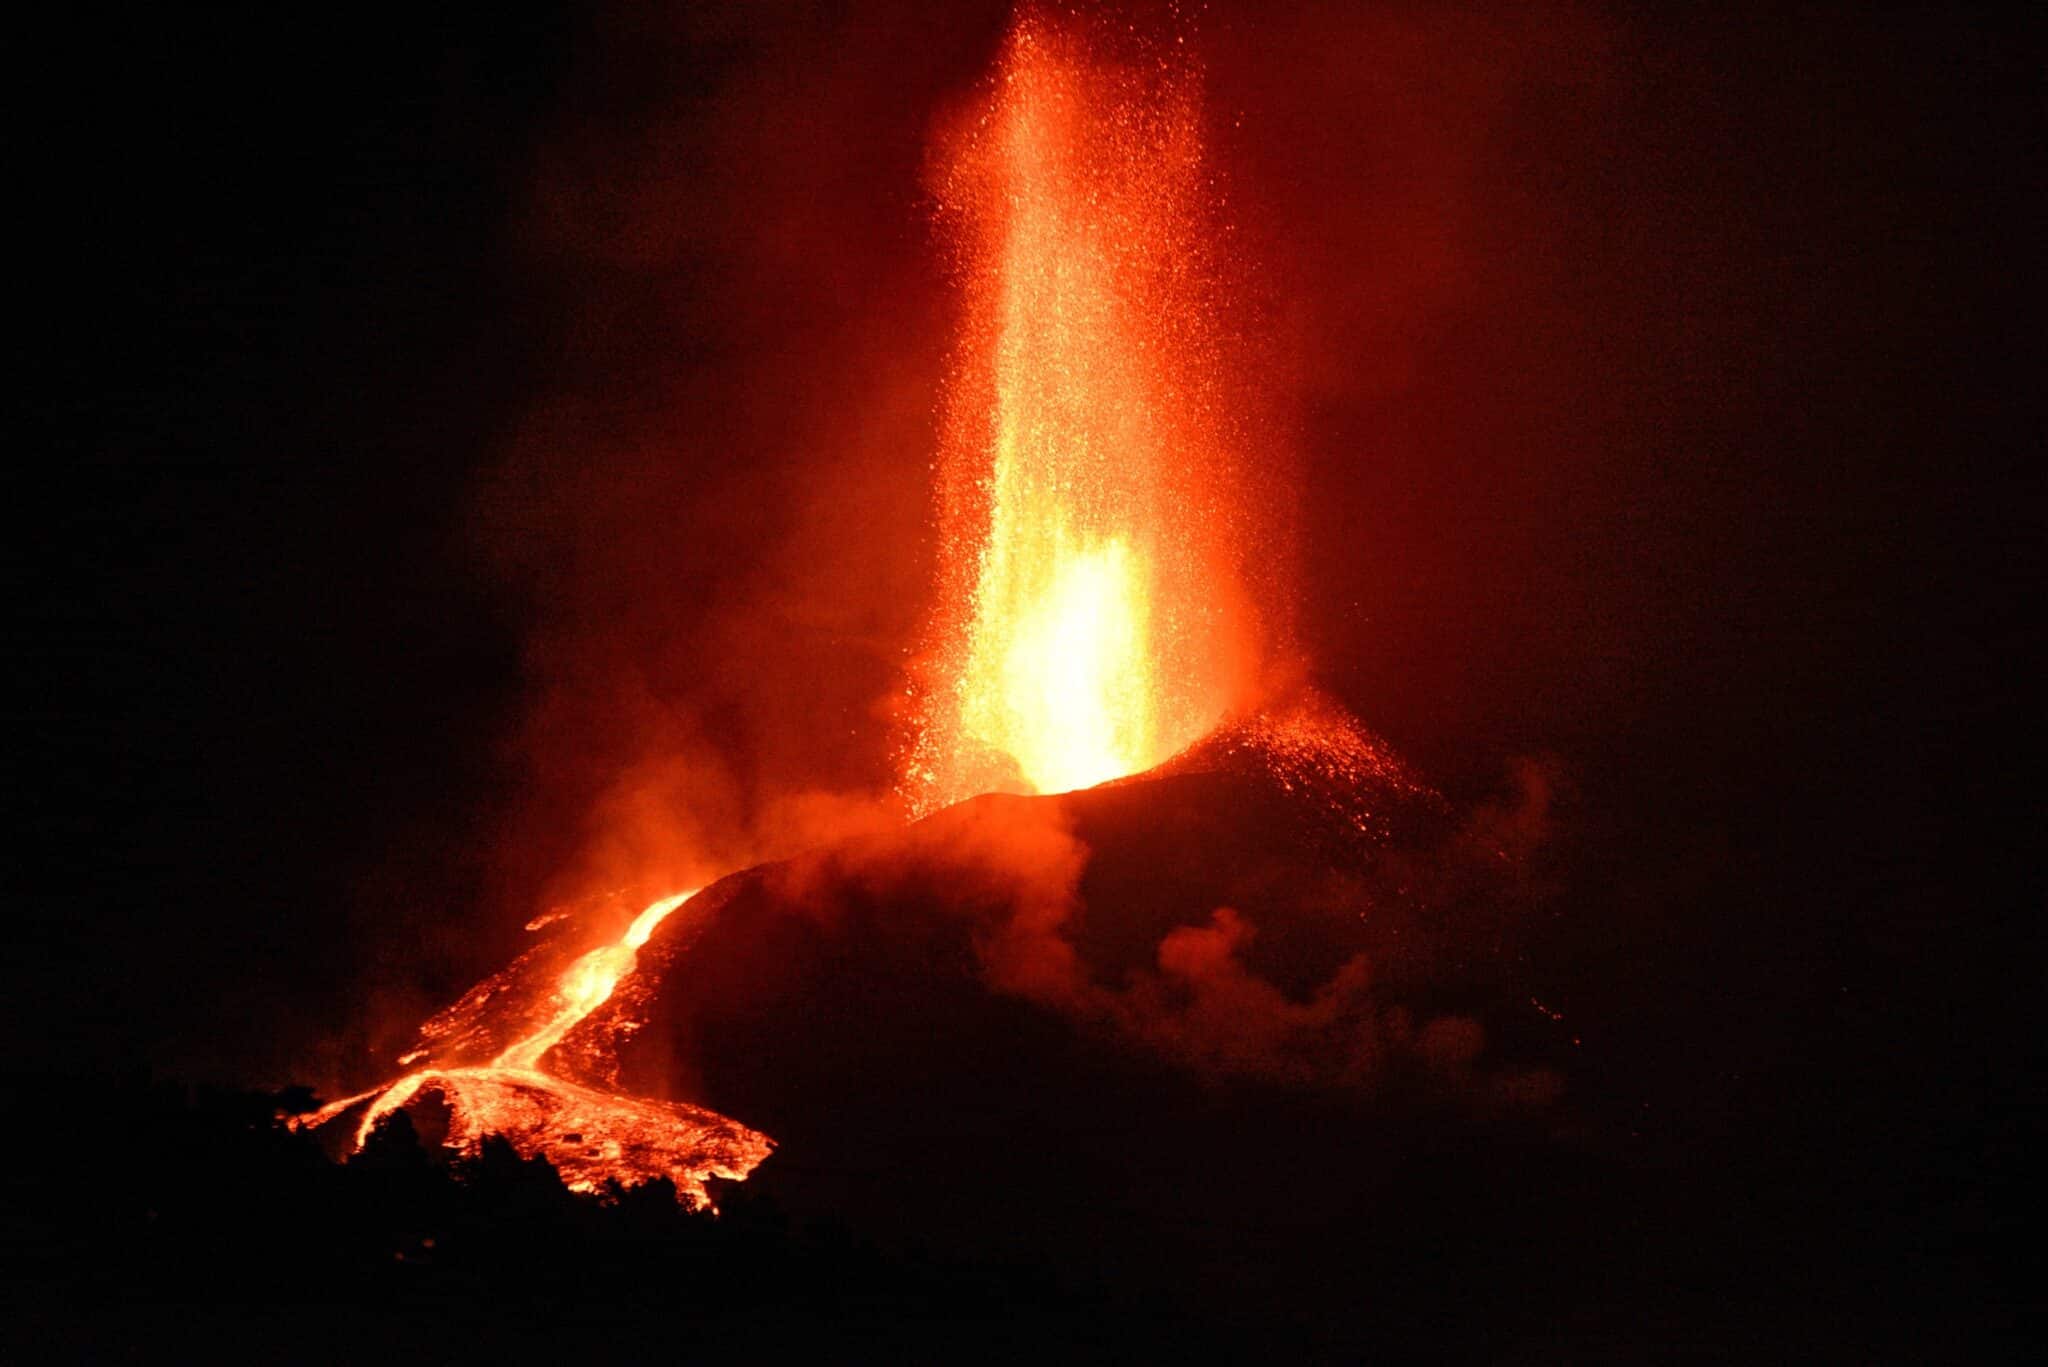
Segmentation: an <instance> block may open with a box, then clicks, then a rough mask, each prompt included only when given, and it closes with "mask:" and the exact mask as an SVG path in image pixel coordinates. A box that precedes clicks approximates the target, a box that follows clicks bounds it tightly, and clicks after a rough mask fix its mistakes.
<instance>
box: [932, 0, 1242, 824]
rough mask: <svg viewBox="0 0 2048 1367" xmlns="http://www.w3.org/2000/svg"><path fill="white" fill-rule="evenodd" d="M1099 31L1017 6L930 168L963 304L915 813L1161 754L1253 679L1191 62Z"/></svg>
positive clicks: (1206, 722)
mask: <svg viewBox="0 0 2048 1367" xmlns="http://www.w3.org/2000/svg"><path fill="white" fill-rule="evenodd" d="M1073 22H1075V23H1078V22H1079V21H1073ZM1087 36H1088V35H1086V34H1084V33H1082V32H1080V31H1079V30H1077V29H1069V28H1064V27H1061V26H1059V25H1055V24H1051V23H1048V22H1047V21H1045V20H1043V19H1039V18H1034V17H1029V16H1027V17H1026V18H1024V19H1023V20H1021V21H1020V22H1019V24H1018V26H1017V28H1016V30H1015V31H1014V32H1013V34H1012V35H1011V38H1010V41H1009V43H1008V46H1007V48H1006V50H1005V53H1004V56H1003V60H1002V65H1001V67H1000V70H999V72H998V75H997V78H996V82H995V87H994V90H993V93H992V95H991V98H990V100H989V102H988V104H987V107H986V108H985V109H984V110H982V111H981V112H980V116H979V118H978V119H977V120H976V121H974V122H973V124H972V125H971V127H970V128H968V130H967V131H966V132H965V133H964V135H963V136H962V137H960V138H959V139H958V140H957V144H956V145H955V146H954V147H953V148H952V149H951V151H952V156H951V157H950V159H949V161H948V164H947V166H946V169H945V170H944V172H943V174H942V177H941V182H940V185H939V201H940V216H941V219H942V221H943V222H945V223H946V224H947V225H948V226H949V227H951V228H952V229H953V230H954V238H955V241H956V243H957V245H958V247H959V259H960V264H961V266H962V268H963V269H962V274H963V278H964V281H965V286H966V300H965V323H964V327H963V331H962V336H961V339H960V344H959V347H958V350H957V353H956V360H955V365H954V373H953V376H952V378H951V381H950V383H949V388H948V401H947V421H946V425H945V431H944V436H943V450H942V453H941V465H940V468H941V492H940V501H941V507H940V524H941V542H942V545H941V556H942V561H943V562H944V563H943V567H942V573H943V578H944V582H943V583H942V585H941V595H940V598H941V607H940V612H939V614H938V617H939V620H938V622H937V624H936V627H935V630H934V633H933V636H934V639H933V642H932V645H931V649H930V650H929V652H928V654H927V657H926V659H925V660H924V662H923V666H924V668H923V673H922V677H921V679H920V680H919V682H918V684H917V685H916V686H915V687H914V690H913V691H914V692H915V693H916V694H917V695H918V705H919V711H920V716H919V717H918V719H917V726H918V734H917V735H916V737H915V739H914V741H913V743H912V745H911V747H910V751H909V754H908V756H907V763H906V783H905V787H906V790H907V792H908V795H909V796H910V798H911V800H912V805H913V806H914V807H915V808H916V809H917V810H919V811H929V810H932V809H934V808H936V807H938V806H942V805H945V804H947V803H950V802H953V801H957V800H960V799H962V798H966V797H970V796H972V795H974V794H976V793H980V792H986V791H989V790H992V789H1010V790H1016V789H1024V790H1027V791H1038V792H1054V791H1063V790H1066V789H1072V788H1080V787H1086V786H1089V785H1091V784H1095V783H1100V782H1102V781H1104V780H1106V779H1111V778H1116V777H1119V776H1121V775H1124V774H1129V773H1134V772H1136V771H1138V770H1141V769H1146V768H1149V767H1151V766H1152V765H1154V764H1157V763H1158V762H1160V761H1161V760H1163V759H1165V758H1167V757H1168V756H1169V755H1171V754H1173V753H1175V752H1176V751H1178V750H1180V749H1182V748H1183V747H1185V746H1187V745H1188V744H1190V743H1192V742H1193V741H1195V740H1197V739H1199V738H1200V737H1201V736H1203V735H1204V734H1206V733H1207V732H1208V731H1210V730H1211V729H1212V728H1213V727H1214V726H1215V725H1216V723H1217V722H1218V721H1219V720H1221V718H1222V717H1223V715H1224V714H1225V712H1226V710H1227V709H1228V708H1229V707H1230V705H1231V703H1232V702H1233V701H1234V695H1235V693H1236V691H1237V689H1238V686H1239V681H1240V676H1241V674H1242V672H1243V661H1244V657H1245V655H1246V653H1247V644H1246V643H1247V640H1248V637H1249V634H1250V619H1249V613H1248V611H1247V610H1246V609H1245V607H1244V606H1243V595H1242V593H1241V591H1240V587H1239V578H1240V576H1239V566H1238V564H1237V559H1238V557H1239V556H1240V555H1241V554H1242V547H1241V545H1239V544H1237V543H1238V541H1239V540H1241V538H1240V537H1239V536H1238V534H1237V531H1236V527H1235V522H1236V517H1235V513H1234V507H1235V496H1234V494H1233V492H1232V490H1233V481H1232V479H1231V477H1230V465H1231V459H1230V456H1231V453H1230V450H1229V447H1230V445H1231V443H1230V441H1229V440H1227V435H1228V432H1227V423H1226V422H1225V421H1224V419H1223V416H1222V409H1223V408H1224V407H1225V405H1224V404H1223V403H1222V402H1221V398H1220V388H1221V386H1220V384H1219V375H1220V371H1221V360H1220V357H1221V333H1220V329H1219V328H1218V327H1217V325H1216V324H1215V321H1214V318H1215V310H1214V308H1213V307H1212V304H1211V300H1210V297H1209V289H1210V277H1211V274H1212V265H1211V258H1212V253H1211V251H1210V249H1209V246H1210V240H1211V237H1212V235H1213V234H1212V230H1211V229H1210V228H1209V226H1208V224H1207V222H1206V209H1205V204H1204V200H1205V191H1206V185H1207V181H1206V179H1205V172H1204V170H1203V162H1202V146H1201V136H1200V130H1199V122H1198V117H1197V112H1198V111H1197V104H1196V101H1195V98H1194V93H1193V83H1192V78H1191V77H1190V76H1189V75H1187V74H1186V73H1185V72H1182V71H1180V70H1179V68H1177V67H1176V66H1175V64H1174V63H1172V62H1169V61H1165V60H1163V59H1155V60H1151V61H1147V62H1142V63H1140V62H1136V61H1133V62H1131V63H1126V64H1119V63H1117V62H1114V61H1110V60H1105V59H1103V58H1101V57H1100V56H1098V55H1097V52H1096V51H1095V50H1091V46H1090V44H1089V43H1088V42H1087V41H1086V39H1087Z"/></svg>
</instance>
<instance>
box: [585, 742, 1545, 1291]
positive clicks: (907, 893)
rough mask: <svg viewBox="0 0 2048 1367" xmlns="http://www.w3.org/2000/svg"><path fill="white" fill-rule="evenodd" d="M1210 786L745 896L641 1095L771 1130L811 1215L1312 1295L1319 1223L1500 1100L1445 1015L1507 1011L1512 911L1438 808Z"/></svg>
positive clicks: (1045, 817)
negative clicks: (1501, 923) (1354, 804)
mask: <svg viewBox="0 0 2048 1367" xmlns="http://www.w3.org/2000/svg"><path fill="white" fill-rule="evenodd" d="M1189 769H1190V770H1191V771H1186V772H1172V773H1166V774H1162V775H1155V776H1147V777H1143V778H1140V779H1136V780H1131V781H1126V782H1123V783H1119V784H1114V785H1110V786H1105V787H1102V788H1097V789H1093V790H1089V791H1086V792H1081V793H1074V794H1068V795H1063V796H1057V797H1016V796H995V795H992V796H987V797H983V798H978V799H975V800H973V801H971V802H967V803H963V804H961V805H960V806H958V807H955V808H951V809H948V810H946V811H944V812H941V813H938V814H936V815H934V816H932V817H930V818H928V819H926V820H924V821H922V822H919V823H917V824H915V825H913V826H911V827H908V828H906V829H904V830H902V831H900V832H897V833H894V834H891V835H888V836H885V837H880V838H871V839H866V840H861V841H855V842H849V843H848V844H845V845H843V846H839V847H835V848H832V849H828V850H824V851H820V852H817V853H814V854H812V855H809V856H806V857H803V858H801V859H797V860H793V861H789V862H787V863H783V864H776V865H769V866H763V867H760V868H756V869H751V870H748V871H746V872H744V873H741V874H737V875H734V876H733V877H730V878H727V879H725V880H723V881H722V882H720V883H718V884H716V885H714V886H713V887H712V888H710V889H708V890H707V891H705V892H704V893H702V894H700V896H699V897H698V899H697V901H696V902H695V903H694V904H692V907H691V908H690V910H689V913H688V914H687V915H680V916H678V917H676V918H675V919H674V920H672V921H671V922H669V923H667V924H665V925H664V926H663V928H662V929H661V931H660V932H659V933H658V934H657V935H656V937H655V938H654V940H653V941H651V942H650V944H649V945H648V947H647V949H646V950H644V951H643V971H642V973H641V974H640V975H638V977H637V979H636V980H635V981H634V982H633V983H632V984H629V985H628V988H626V989H622V991H621V993H620V996H619V999H618V1001H617V1003H616V1008H615V1013H614V1014H615V1015H616V1016H618V1017H638V1018H641V1019H642V1020H644V1022H645V1024H644V1026H642V1027H641V1028H639V1029H638V1030H632V1031H628V1032H626V1033H625V1034H624V1035H623V1036H622V1037H621V1039H622V1043H621V1047H620V1055H619V1057H620V1079H619V1080H620V1082H621V1084H622V1085H623V1087H624V1088H625V1089H626V1090H628V1091H630V1092H633V1093H636V1094H644V1095H655V1096H667V1097H674V1098H676V1099H687V1100H689V1101H691V1102H693V1103H696V1104H699V1105H703V1106H708V1107H711V1108H713V1109H715V1110H717V1111H719V1112H721V1113H723V1114H727V1115H731V1116H734V1117H736V1118H739V1119H741V1120H742V1121H743V1122H744V1123H746V1124H748V1125H751V1126H754V1127H757V1128H759V1129H762V1130H764V1131H766V1132H767V1133H769V1134H771V1135H773V1136H774V1137H775V1139H776V1140H777V1142H778V1145H779V1147H778V1150H777V1153H776V1155H775V1156H774V1158H773V1159H772V1160H771V1161H770V1162H769V1163H768V1164H767V1165H765V1166H764V1168H763V1169H762V1170H761V1171H760V1173H758V1174H757V1176H756V1178H755V1182H756V1183H757V1184H759V1185H761V1186H762V1187H765V1188H766V1189H768V1190H769V1191H771V1192H773V1193H774V1195H775V1197H776V1199H778V1200H779V1201H782V1202H784V1203H785V1204H786V1205H787V1206H788V1207H789V1208H790V1209H791V1210H792V1211H793V1212H795V1213H798V1214H800V1215H804V1216H807V1217H809V1216H829V1217H831V1218H834V1219H840V1220H844V1221H845V1222H846V1223H848V1224H849V1225H851V1226H852V1227H855V1228H858V1229H860V1230H862V1231H863V1232H864V1233H867V1234H870V1235H875V1236H878V1237H883V1238H890V1237H896V1238H900V1239H902V1240H904V1241H905V1242H907V1243H912V1244H926V1245H930V1246H933V1247H937V1248H943V1249H946V1250H948V1251H954V1252H966V1253H970V1254H975V1255H997V1254H1000V1255H1004V1256H1026V1257H1031V1258H1034V1259H1038V1260H1042V1261H1044V1262H1047V1263H1049V1264H1053V1265H1055V1266H1061V1267H1068V1268H1072V1269H1074V1270H1076V1271H1080V1272H1088V1273H1106V1272H1110V1271H1116V1275H1118V1276H1120V1277H1121V1276H1124V1275H1125V1274H1127V1273H1128V1272H1129V1271H1130V1269H1129V1268H1128V1267H1127V1266H1125V1264H1127V1263H1129V1262H1131V1261H1133V1260H1136V1261H1138V1262H1142V1263H1144V1264H1146V1265H1147V1266H1156V1267H1157V1268H1158V1269H1159V1271H1160V1275H1161V1276H1162V1277H1165V1278H1167V1279H1168V1280H1179V1279H1184V1278H1188V1277H1195V1278H1196V1280H1200V1278H1201V1277H1203V1276H1208V1275H1210V1274H1211V1273H1216V1272H1218V1269H1217V1268H1215V1267H1214V1266H1210V1267H1209V1268H1208V1271H1206V1272H1203V1271H1201V1270H1200V1269H1197V1268H1195V1267H1193V1266H1191V1265H1190V1261H1189V1260H1191V1259H1192V1260H1194V1261H1195V1262H1207V1263H1210V1264H1213V1262H1214V1260H1215V1258H1216V1256H1217V1255H1216V1250H1217V1249H1218V1248H1219V1247H1223V1248H1228V1249H1230V1250H1232V1251H1231V1252H1230V1253H1229V1254H1228V1255H1227V1257H1226V1258H1225V1259H1224V1261H1225V1263H1227V1264H1228V1266H1227V1268H1226V1269H1223V1271H1225V1272H1227V1276H1224V1278H1223V1283H1224V1284H1225V1285H1226V1286H1228V1287H1230V1288H1235V1289H1243V1288H1242V1285H1241V1284H1242V1283H1243V1282H1244V1280H1245V1279H1246V1278H1251V1279H1252V1280H1255V1281H1258V1280H1264V1279H1266V1278H1268V1277H1274V1276H1281V1275H1282V1267H1283V1265H1284V1266H1285V1267H1287V1268H1293V1266H1294V1263H1293V1258H1292V1256H1291V1255H1290V1256H1289V1257H1286V1258H1279V1257H1278V1255H1277V1254H1276V1253H1274V1252H1273V1250H1275V1249H1278V1248H1281V1247H1285V1248H1288V1249H1304V1248H1312V1247H1314V1245H1315V1240H1313V1239H1306V1240H1305V1239H1304V1238H1303V1237H1302V1229H1301V1227H1302V1226H1303V1225H1304V1224H1305V1225H1306V1226H1308V1227H1312V1228H1314V1229H1317V1230H1325V1231H1327V1230H1329V1229H1331V1228H1334V1226H1333V1225H1332V1222H1333V1221H1336V1222H1339V1223H1341V1222H1342V1221H1343V1220H1344V1219H1345V1218H1347V1216H1346V1214H1345V1213H1346V1212H1353V1211H1357V1210H1360V1209H1363V1208H1364V1207H1365V1206H1367V1205H1370V1204H1372V1203H1373V1201H1374V1200H1375V1199H1376V1198H1374V1196H1373V1193H1374V1192H1376V1191H1379V1190H1380V1189H1381V1188H1382V1187H1383V1185H1384V1183H1385V1182H1386V1181H1387V1180H1388V1175H1389V1174H1390V1173H1392V1172H1393V1171H1395V1170H1396V1168H1397V1166H1398V1165H1397V1164H1396V1163H1395V1161H1394V1157H1393V1155H1394V1154H1395V1153H1396V1151H1397V1150H1399V1149H1400V1147H1401V1146H1402V1145H1403V1144H1404V1143H1406V1142H1407V1141H1406V1140H1405V1139H1404V1138H1403V1137H1402V1136H1403V1134H1404V1133H1406V1130H1405V1129H1404V1124H1405V1122H1403V1121H1401V1120H1399V1119H1398V1118H1397V1117H1398V1116H1401V1115H1409V1116H1413V1115H1416V1114H1420V1113H1421V1111H1423V1110H1427V1111H1429V1112H1430V1113H1431V1114H1432V1115H1434V1116H1435V1117H1436V1118H1435V1119H1433V1120H1432V1121H1431V1130H1432V1133H1434V1134H1436V1135H1437V1140H1436V1141H1432V1142H1439V1141H1441V1138H1442V1135H1443V1133H1444V1125H1445V1123H1446V1122H1445V1121H1444V1119H1443V1116H1444V1115H1447V1114H1452V1113H1456V1114H1457V1115H1458V1116H1460V1117H1461V1118H1460V1119H1458V1120H1457V1121H1456V1122H1455V1126H1454V1127H1462V1126H1463V1125H1465V1124H1466V1123H1467V1119H1468V1118H1469V1116H1470V1115H1471V1114H1472V1112H1473V1109H1474V1108H1473V1106H1472V1105H1471V1104H1470V1103H1471V1102H1472V1100H1473V1099H1474V1098H1475V1097H1494V1096H1495V1091H1494V1090H1489V1087H1491V1084H1490V1083H1489V1084H1487V1086H1481V1085H1479V1084H1478V1083H1476V1082H1475V1081H1473V1079H1475V1078H1479V1077H1482V1076H1487V1074H1486V1071H1485V1064H1486V1060H1485V1059H1484V1057H1483V1056H1482V1057H1481V1058H1480V1059H1478V1060H1476V1061H1475V1059H1474V1058H1473V1054H1474V1051H1475V1048H1476V1046H1477V1041H1478V1027H1477V1026H1476V1025H1475V1024H1473V1023H1472V1022H1469V1021H1466V1020H1463V1019H1462V1018H1461V1019H1459V1020H1458V1021H1456V1022H1453V1023H1452V1024H1450V1025H1449V1026H1446V1025H1445V1024H1444V1023H1443V1022H1441V1021H1439V1022H1437V1023H1436V1024H1434V1025H1432V1024H1431V1023H1430V1021H1431V1018H1432V1016H1435V1015H1439V1014H1441V1012H1440V1010H1439V1008H1438V1003H1440V1002H1461V1003H1462V1002H1471V1001H1475V1000H1483V999H1489V998H1490V999H1493V1000H1495V1001H1498V1002H1505V1001H1506V1000H1507V996H1506V990H1505V988H1504V987H1503V986H1502V984H1503V982H1504V981H1505V979H1504V977H1503V975H1504V973H1506V972H1507V971H1508V969H1509V968H1510V967H1511V965H1510V961H1509V959H1508V957H1507V956H1505V955H1504V954H1503V953H1502V951H1501V942H1500V941H1499V937H1498V935H1497V934H1495V931H1496V930H1497V927H1494V926H1491V925H1490V923H1487V917H1493V918H1494V919H1496V920H1497V919H1498V916H1499V914H1500V905H1501V903H1502V902H1503V901H1504V900H1505V901H1511V900H1512V898H1511V897H1509V896H1508V895H1507V893H1506V892H1505V891H1504V889H1505V888H1506V886H1507V885H1506V883H1502V884H1501V887H1500V888H1496V889H1494V892H1496V893H1499V894H1500V895H1499V896H1492V897H1477V898H1475V897H1474V896H1473V895H1472V887H1471V886H1468V884H1469V882H1470V879H1469V876H1468V875H1467V874H1466V873H1459V874H1458V875H1457V876H1456V877H1453V876H1450V875H1449V874H1447V872H1446V871H1447V870H1450V869H1454V868H1459V867H1461V866H1462V865H1463V864H1465V863H1469V862H1470V860H1471V854H1470V851H1469V849H1468V848H1467V847H1468V846H1469V844H1470V841H1469V839H1468V834H1469V833H1468V832H1467V830H1466V829H1465V828H1464V827H1462V826H1460V824H1459V823H1458V822H1456V821H1455V820H1453V818H1452V817H1451V816H1450V814H1449V813H1448V812H1447V810H1446V809H1445V807H1444V805H1443V804H1442V803H1441V802H1440V801H1438V800H1436V799H1435V798H1434V797H1433V795H1430V794H1428V793H1427V792H1425V791H1423V790H1420V789H1416V788H1412V787H1398V786H1391V785H1390V786H1388V787H1387V788H1385V789H1384V790H1383V791H1380V792H1377V793H1374V794H1371V796H1372V798H1373V802H1374V806H1375V809H1376V811H1377V813H1378V814H1379V818H1380V822H1381V824H1380V825H1378V826H1377V827H1376V828H1375V829H1374V830H1373V832H1372V833H1371V838H1364V839H1362V838H1360V834H1359V831H1358V829H1357V827H1356V825H1355V824H1353V823H1349V822H1347V821H1346V820H1345V819H1344V818H1343V814H1342V813H1337V814H1336V815H1335V816H1334V817H1333V814H1332V812H1331V810H1330V809H1329V807H1328V805H1327V804H1326V803H1323V802H1320V801H1319V800H1317V797H1316V795H1315V794H1311V793H1305V792H1304V791H1302V790H1301V789H1300V788H1299V786H1297V787H1296V789H1295V791H1292V792H1290V791H1288V790H1287V788H1286V787H1285V786H1284V785H1283V784H1281V783H1279V782H1276V781H1275V779H1274V778H1273V777H1272V776H1271V775H1270V774H1269V773H1268V772H1266V771H1265V770H1264V769H1262V768H1261V767H1260V766H1258V765H1256V764H1252V763H1247V762H1238V763H1230V764H1225V765H1223V766H1222V767H1216V768H1201V767H1198V766H1189ZM1461 879H1463V880H1465V881H1464V882H1461V881H1460V880H1461ZM1446 889H1450V890H1452V892H1453V894H1454V895H1451V896H1448V897H1445V896H1440V894H1443V893H1444V892H1445V890H1446ZM1474 906H1480V907H1483V908H1485V909H1486V913H1485V915H1483V916H1476V917H1475V916H1474V915H1473V914H1472V908H1473V907H1474ZM1219 908H1228V909H1230V910H1229V911H1228V912H1223V913H1220V914H1219ZM1475 926H1479V927H1481V930H1482V931H1483V933H1480V931H1475V929H1474V927H1475ZM1225 927H1227V928H1228V929H1225ZM1489 936H1491V937H1492V941H1491V942H1489V943H1487V944H1483V945H1482V944H1480V943H1478V942H1479V941H1483V940H1487V939H1488V937H1489ZM1523 1009H1524V1010H1525V1011H1526V1009H1527V1008H1526V1005H1525V1006H1524V1007H1523ZM1268 1018H1271V1019H1273V1020H1277V1021H1278V1022H1279V1024H1277V1025H1272V1026H1271V1028H1270V1029H1268V1028H1266V1027H1265V1026H1262V1025H1261V1021H1262V1020H1267V1019H1268ZM597 1023H598V1024H599V1025H600V1026H605V1025H608V1024H609V1022H608V1021H599V1022H597ZM1262 1030H1263V1031H1264V1033H1261V1032H1262ZM1240 1037H1242V1038H1240ZM1240 1046H1242V1047H1240ZM1481 1109H1483V1107H1482V1108H1481ZM1203 1250H1207V1252H1206V1253H1205V1252H1203ZM1255 1250H1267V1251H1266V1252H1264V1253H1257V1254H1256V1255H1254V1251H1255ZM1276 1258H1277V1261H1275V1259H1276ZM1285 1275H1289V1276H1292V1275H1295V1272H1292V1271H1290V1272H1287V1273H1286V1274H1285Z"/></svg>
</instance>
